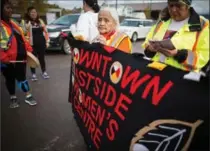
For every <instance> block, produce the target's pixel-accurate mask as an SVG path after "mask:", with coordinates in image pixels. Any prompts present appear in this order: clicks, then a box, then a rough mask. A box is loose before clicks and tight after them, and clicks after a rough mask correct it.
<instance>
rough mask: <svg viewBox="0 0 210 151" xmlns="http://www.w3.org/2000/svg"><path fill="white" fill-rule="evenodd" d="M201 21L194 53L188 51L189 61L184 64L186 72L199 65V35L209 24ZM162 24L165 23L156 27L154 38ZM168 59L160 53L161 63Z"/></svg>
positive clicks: (160, 23)
mask: <svg viewBox="0 0 210 151" xmlns="http://www.w3.org/2000/svg"><path fill="white" fill-rule="evenodd" d="M200 20H201V31H198V32H197V33H196V40H195V43H194V45H193V49H192V51H188V56H187V59H186V61H185V62H184V66H185V68H186V70H192V69H193V68H194V66H195V64H196V63H197V54H196V47H197V44H198V39H199V35H200V33H201V32H202V30H203V29H204V28H205V27H206V26H208V22H205V20H203V19H200ZM162 24H163V22H159V23H158V25H157V26H156V28H155V30H154V34H153V37H154V35H155V33H156V32H158V31H159V29H160V27H161V26H162ZM166 58H167V57H166V56H165V55H164V54H162V53H159V61H160V62H162V63H164V62H165V60H166Z"/></svg>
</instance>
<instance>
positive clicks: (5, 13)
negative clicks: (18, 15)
mask: <svg viewBox="0 0 210 151" xmlns="http://www.w3.org/2000/svg"><path fill="white" fill-rule="evenodd" d="M3 16H4V17H5V18H10V17H12V5H11V4H9V3H6V4H5V5H4V7H3Z"/></svg>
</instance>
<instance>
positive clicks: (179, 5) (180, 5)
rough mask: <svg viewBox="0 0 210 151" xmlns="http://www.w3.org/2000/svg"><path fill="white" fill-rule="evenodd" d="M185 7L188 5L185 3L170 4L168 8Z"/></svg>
mask: <svg viewBox="0 0 210 151" xmlns="http://www.w3.org/2000/svg"><path fill="white" fill-rule="evenodd" d="M183 6H186V4H185V3H181V2H180V3H168V7H169V8H173V7H176V8H181V7H183Z"/></svg>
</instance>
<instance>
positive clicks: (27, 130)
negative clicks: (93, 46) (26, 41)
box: [0, 42, 141, 151]
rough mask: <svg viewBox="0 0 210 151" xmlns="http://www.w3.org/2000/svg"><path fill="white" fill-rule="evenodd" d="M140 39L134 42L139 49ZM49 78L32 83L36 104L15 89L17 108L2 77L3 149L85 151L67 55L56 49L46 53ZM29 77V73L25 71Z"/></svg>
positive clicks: (7, 150) (137, 49)
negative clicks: (74, 109)
mask: <svg viewBox="0 0 210 151" xmlns="http://www.w3.org/2000/svg"><path fill="white" fill-rule="evenodd" d="M140 43H141V42H137V43H135V44H134V45H133V48H134V51H135V52H141V49H140ZM46 60H47V65H48V67H47V68H48V72H49V74H50V76H51V79H49V80H43V79H42V78H41V76H40V75H39V73H40V70H38V72H37V73H38V75H39V81H38V82H36V83H34V82H30V83H31V87H32V91H33V94H34V96H35V98H36V99H37V101H38V103H39V104H38V105H37V106H36V107H30V106H28V105H27V104H25V103H24V101H23V100H24V96H23V94H22V93H20V90H17V96H18V98H19V100H20V102H21V104H20V108H18V109H9V108H8V106H9V100H8V98H9V95H8V93H7V91H6V88H5V85H4V78H3V77H1V80H0V81H1V141H2V142H1V146H2V151H85V144H84V141H83V138H82V136H81V134H80V132H79V129H78V128H77V126H76V123H75V121H74V118H73V114H72V111H71V105H70V104H69V103H68V102H67V101H68V83H69V70H70V63H69V60H70V58H69V56H66V55H64V54H62V53H59V52H53V53H52V52H51V53H47V55H46ZM28 77H30V74H28Z"/></svg>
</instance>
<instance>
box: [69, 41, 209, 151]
mask: <svg viewBox="0 0 210 151" xmlns="http://www.w3.org/2000/svg"><path fill="white" fill-rule="evenodd" d="M73 52H74V53H73V61H72V68H71V74H70V90H69V101H70V102H71V103H72V109H73V113H74V115H75V119H76V122H77V124H78V126H79V128H80V131H81V133H82V135H83V136H84V139H85V142H86V143H87V146H88V149H89V150H91V151H94V150H101V151H181V150H184V151H186V150H190V151H191V150H199V151H200V150H209V145H208V142H209V110H208V109H209V95H208V93H209V82H208V79H207V78H206V79H201V81H200V82H194V81H190V80H185V79H183V76H184V75H185V74H187V73H186V72H184V71H181V70H178V69H175V68H173V67H170V66H166V67H165V68H164V69H163V70H162V71H161V70H157V69H154V68H151V67H148V66H150V65H151V63H152V62H151V61H148V60H145V59H143V58H142V56H141V55H130V54H126V53H123V52H121V51H118V50H114V48H111V47H105V46H102V45H100V44H92V45H90V44H88V43H86V42H81V41H77V48H74V50H73Z"/></svg>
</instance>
